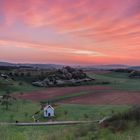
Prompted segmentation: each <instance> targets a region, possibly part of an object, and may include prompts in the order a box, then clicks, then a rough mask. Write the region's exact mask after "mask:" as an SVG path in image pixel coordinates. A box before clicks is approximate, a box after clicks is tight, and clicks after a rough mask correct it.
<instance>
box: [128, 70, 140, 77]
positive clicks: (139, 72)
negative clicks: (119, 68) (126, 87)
mask: <svg viewBox="0 0 140 140" xmlns="http://www.w3.org/2000/svg"><path fill="white" fill-rule="evenodd" d="M129 77H130V78H140V71H132V72H131V73H130V75H129Z"/></svg>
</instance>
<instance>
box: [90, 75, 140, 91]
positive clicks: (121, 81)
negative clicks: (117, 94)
mask: <svg viewBox="0 0 140 140" xmlns="http://www.w3.org/2000/svg"><path fill="white" fill-rule="evenodd" d="M89 76H90V77H92V78H95V79H97V81H98V82H99V83H100V82H101V81H105V82H109V84H107V86H111V87H113V88H115V89H119V90H124V91H138V92H140V79H131V78H129V77H128V76H129V74H128V73H120V72H110V73H105V74H95V73H92V74H89ZM97 81H96V82H97ZM98 82H97V83H98Z"/></svg>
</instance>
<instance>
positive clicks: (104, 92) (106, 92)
mask: <svg viewBox="0 0 140 140" xmlns="http://www.w3.org/2000/svg"><path fill="white" fill-rule="evenodd" d="M79 92H87V94H86V95H81V96H78V97H73V98H69V99H66V100H64V101H61V103H70V104H91V105H106V104H120V105H125V104H128V105H138V104H139V105H140V93H138V92H137V93H135V92H133V93H132V92H123V91H116V90H113V89H111V87H105V86H78V87H57V88H48V89H46V90H43V91H34V92H27V93H23V94H22V95H20V94H15V95H14V96H15V97H17V98H20V99H27V100H32V101H42V100H47V99H50V98H53V97H59V96H63V95H68V94H74V93H79Z"/></svg>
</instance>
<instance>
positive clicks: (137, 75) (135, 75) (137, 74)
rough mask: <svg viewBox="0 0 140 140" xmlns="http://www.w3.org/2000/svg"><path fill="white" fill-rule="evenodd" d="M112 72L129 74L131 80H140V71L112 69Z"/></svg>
mask: <svg viewBox="0 0 140 140" xmlns="http://www.w3.org/2000/svg"><path fill="white" fill-rule="evenodd" d="M111 71H114V72H123V73H129V77H130V78H140V71H136V70H132V69H112V70H111Z"/></svg>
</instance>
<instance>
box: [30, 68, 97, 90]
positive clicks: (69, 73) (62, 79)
mask: <svg viewBox="0 0 140 140" xmlns="http://www.w3.org/2000/svg"><path fill="white" fill-rule="evenodd" d="M93 80H94V79H92V78H89V77H88V76H87V75H86V73H84V72H83V71H82V70H79V69H74V68H71V67H69V66H67V67H64V68H62V69H58V70H56V71H54V72H53V73H51V74H49V75H48V76H47V77H46V78H45V79H44V80H43V81H36V82H33V83H32V84H33V85H34V86H39V87H52V86H65V85H76V84H81V83H83V82H88V81H93Z"/></svg>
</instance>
